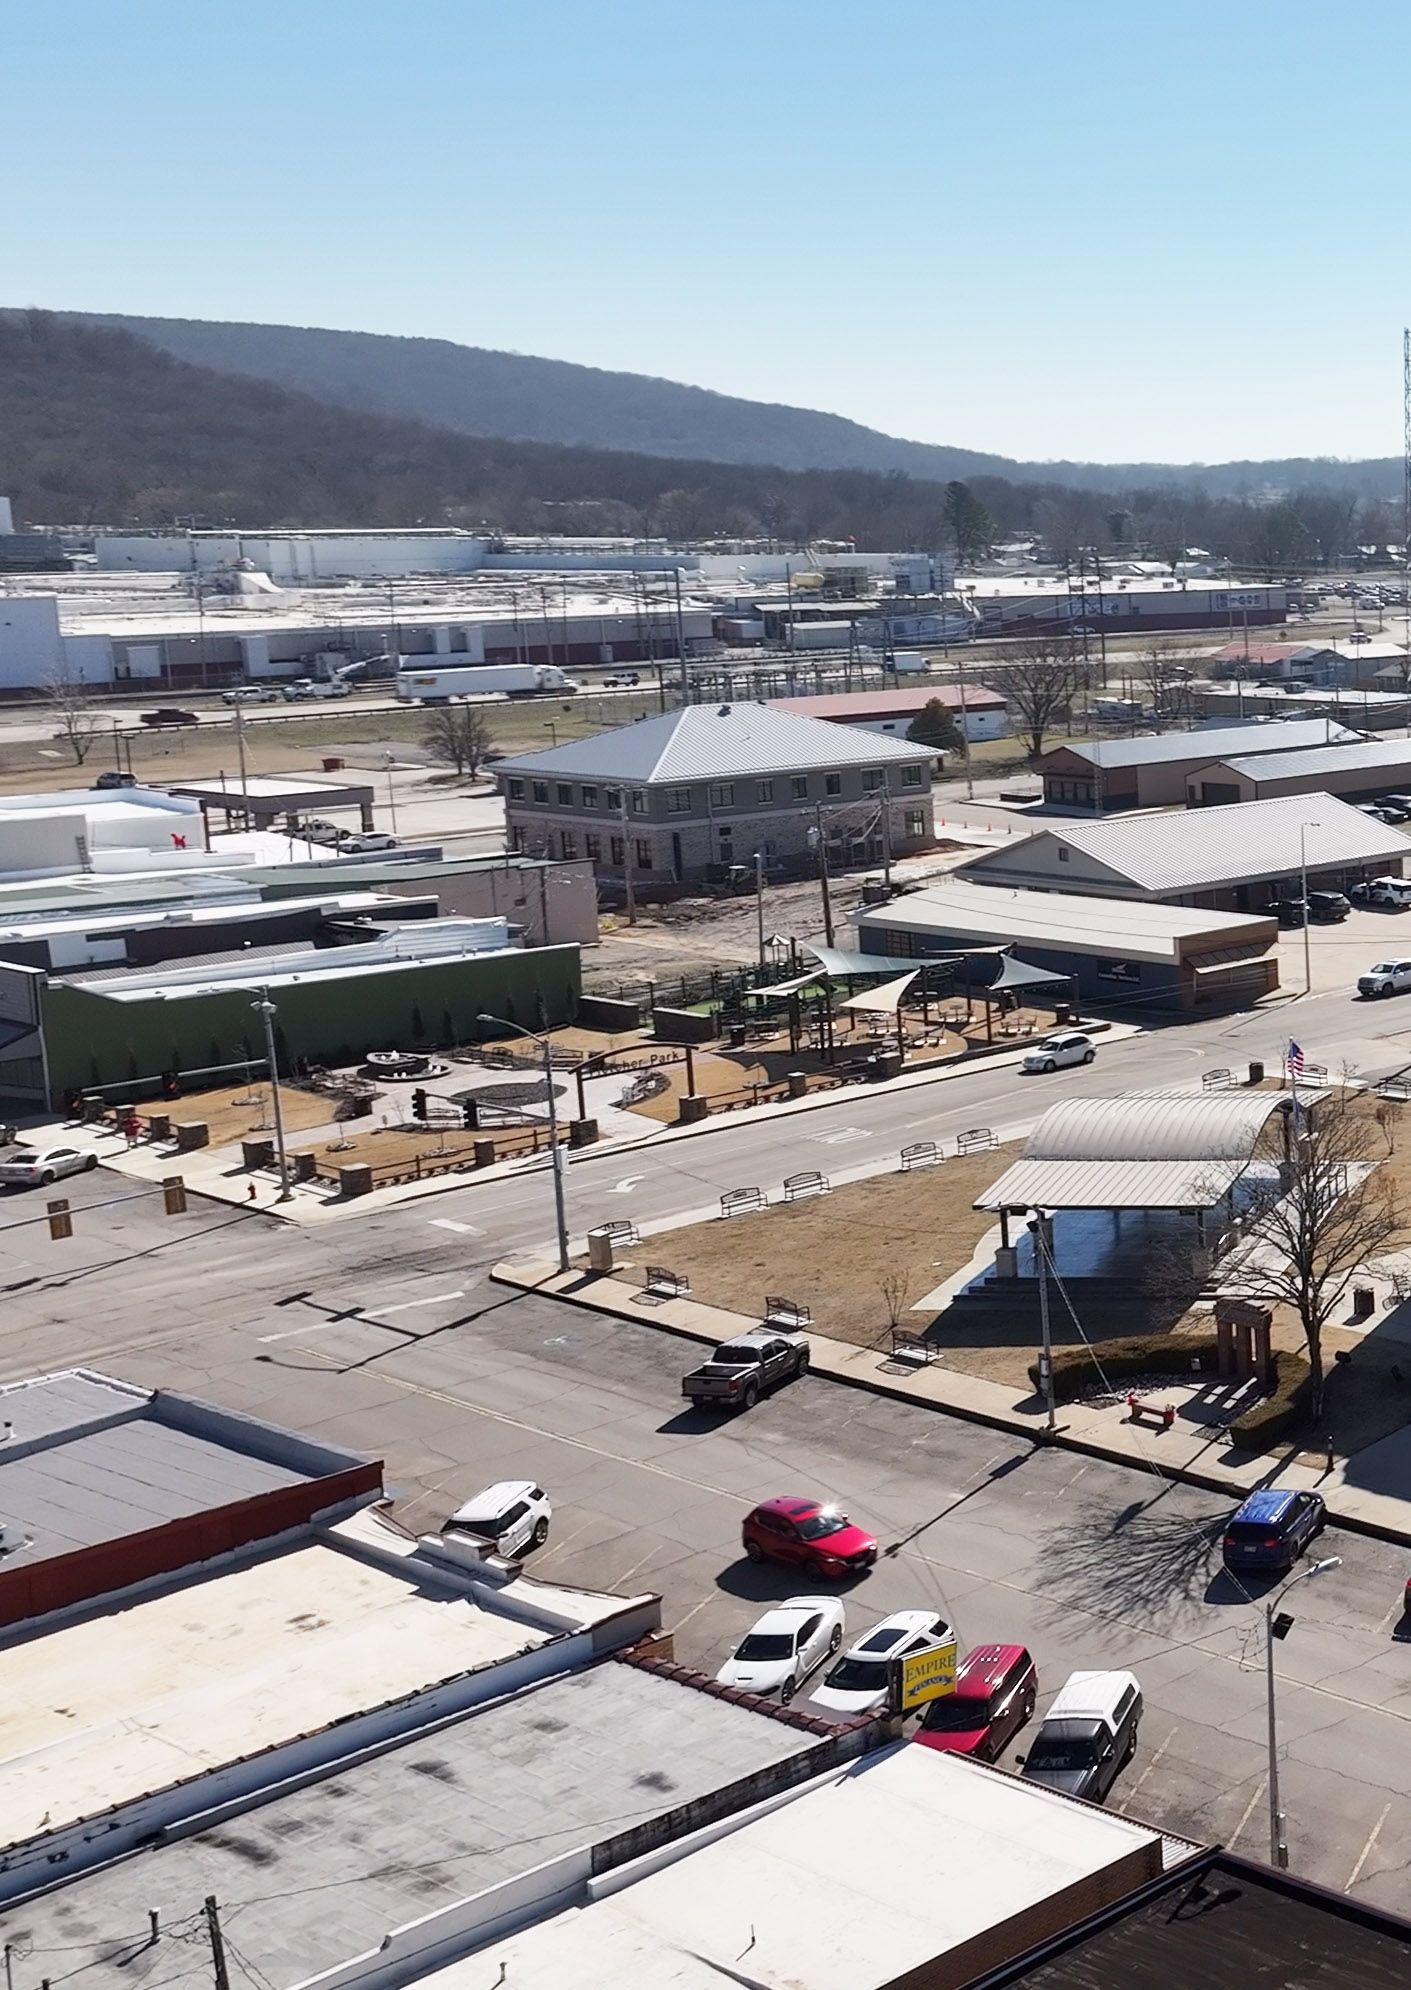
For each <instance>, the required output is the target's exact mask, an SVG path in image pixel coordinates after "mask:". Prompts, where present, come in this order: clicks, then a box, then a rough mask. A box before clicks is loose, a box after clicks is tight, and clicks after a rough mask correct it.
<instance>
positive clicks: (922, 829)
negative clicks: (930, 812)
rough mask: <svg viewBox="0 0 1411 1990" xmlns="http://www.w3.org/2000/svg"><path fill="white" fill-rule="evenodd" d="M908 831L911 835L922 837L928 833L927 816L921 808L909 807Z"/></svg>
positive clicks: (907, 814)
mask: <svg viewBox="0 0 1411 1990" xmlns="http://www.w3.org/2000/svg"><path fill="white" fill-rule="evenodd" d="M906 833H907V835H908V836H911V837H922V836H924V835H925V834H926V817H925V814H924V812H923V811H922V810H921V809H919V808H909V809H908V810H907V812H906Z"/></svg>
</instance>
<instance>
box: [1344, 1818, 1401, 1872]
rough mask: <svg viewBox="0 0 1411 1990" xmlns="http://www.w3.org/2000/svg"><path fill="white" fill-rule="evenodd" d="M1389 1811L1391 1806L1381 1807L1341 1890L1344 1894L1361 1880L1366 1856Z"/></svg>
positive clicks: (1374, 1842) (1375, 1840)
mask: <svg viewBox="0 0 1411 1990" xmlns="http://www.w3.org/2000/svg"><path fill="white" fill-rule="evenodd" d="M1390 1809H1391V1805H1390V1804H1389V1803H1386V1804H1383V1805H1382V1814H1381V1816H1380V1817H1379V1818H1378V1819H1377V1821H1376V1823H1375V1824H1374V1825H1373V1826H1372V1828H1371V1830H1370V1831H1369V1832H1368V1834H1367V1842H1366V1844H1365V1845H1364V1846H1363V1847H1362V1850H1361V1851H1360V1852H1359V1853H1358V1855H1357V1864H1356V1865H1355V1866H1354V1867H1353V1868H1352V1878H1351V1879H1350V1880H1349V1881H1348V1882H1347V1885H1346V1886H1345V1887H1344V1888H1343V1892H1344V1893H1351V1891H1352V1889H1353V1887H1354V1886H1356V1884H1357V1882H1358V1880H1359V1879H1361V1877H1362V1868H1363V1866H1365V1865H1366V1863H1367V1854H1368V1853H1369V1852H1370V1851H1371V1849H1372V1847H1373V1846H1374V1845H1375V1844H1376V1842H1377V1837H1378V1835H1379V1833H1380V1831H1381V1828H1382V1826H1383V1825H1384V1824H1385V1823H1386V1821H1387V1814H1388V1812H1389V1811H1390Z"/></svg>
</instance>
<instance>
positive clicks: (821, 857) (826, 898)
mask: <svg viewBox="0 0 1411 1990" xmlns="http://www.w3.org/2000/svg"><path fill="white" fill-rule="evenodd" d="M813 820H814V830H813V833H814V836H815V838H816V839H817V842H818V882H819V884H820V886H821V887H822V890H823V937H824V939H825V940H826V941H827V942H828V945H829V946H830V947H831V946H832V944H833V897H832V893H831V891H830V890H829V884H828V838H827V837H826V836H825V834H824V833H823V804H822V802H815V803H814V805H813Z"/></svg>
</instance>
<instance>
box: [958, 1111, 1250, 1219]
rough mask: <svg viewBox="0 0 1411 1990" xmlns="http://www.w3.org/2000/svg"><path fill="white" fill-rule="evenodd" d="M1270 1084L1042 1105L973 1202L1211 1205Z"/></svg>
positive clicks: (1234, 1169)
mask: <svg viewBox="0 0 1411 1990" xmlns="http://www.w3.org/2000/svg"><path fill="white" fill-rule="evenodd" d="M1286 1103H1287V1101H1286V1100H1285V1099H1284V1098H1283V1097H1282V1096H1281V1095H1280V1094H1279V1093H1277V1092H1214V1093H1211V1092H1173V1093H1138V1094H1132V1095H1128V1096H1127V1097H1125V1098H1120V1099H1065V1100H1064V1101H1063V1102H1062V1103H1061V1104H1059V1105H1056V1106H1050V1107H1049V1109H1048V1111H1047V1112H1046V1113H1045V1114H1044V1116H1043V1118H1042V1119H1041V1120H1040V1121H1039V1123H1038V1125H1037V1126H1036V1127H1035V1128H1034V1130H1033V1132H1032V1133H1031V1134H1030V1135H1029V1138H1028V1140H1027V1141H1026V1142H1025V1143H1024V1152H1023V1154H1022V1156H1021V1157H1020V1159H1019V1160H1017V1161H1016V1162H1014V1164H1013V1165H1012V1166H1011V1167H1009V1168H1006V1169H1005V1171H1004V1173H1003V1174H1002V1175H1001V1176H1000V1178H999V1180H998V1181H997V1182H994V1183H992V1184H991V1186H990V1187H989V1188H987V1189H986V1190H985V1193H984V1194H983V1195H982V1196H979V1197H977V1199H976V1203H975V1207H976V1208H977V1209H1209V1208H1211V1207H1213V1205H1214V1204H1215V1203H1217V1202H1218V1201H1219V1200H1220V1198H1221V1196H1222V1195H1224V1194H1225V1193H1226V1191H1227V1190H1228V1189H1229V1187H1230V1185H1231V1183H1232V1182H1234V1181H1236V1180H1238V1178H1239V1177H1240V1176H1241V1175H1242V1174H1243V1173H1244V1171H1245V1169H1246V1168H1247V1167H1248V1166H1249V1164H1250V1162H1251V1160H1252V1159H1253V1156H1254V1150H1255V1147H1256V1146H1257V1144H1258V1141H1259V1136H1260V1133H1261V1132H1262V1130H1263V1128H1264V1124H1265V1122H1266V1120H1268V1119H1270V1118H1271V1117H1272V1116H1273V1114H1274V1113H1276V1112H1278V1111H1280V1110H1281V1108H1283V1107H1284V1106H1285V1105H1286Z"/></svg>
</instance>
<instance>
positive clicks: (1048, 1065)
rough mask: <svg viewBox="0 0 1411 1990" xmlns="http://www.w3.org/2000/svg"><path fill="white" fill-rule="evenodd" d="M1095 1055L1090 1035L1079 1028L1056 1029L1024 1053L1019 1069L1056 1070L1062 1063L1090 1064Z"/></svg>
mask: <svg viewBox="0 0 1411 1990" xmlns="http://www.w3.org/2000/svg"><path fill="white" fill-rule="evenodd" d="M1096 1056H1097V1052H1096V1050H1094V1048H1093V1040H1092V1038H1091V1037H1090V1036H1084V1035H1083V1033H1082V1031H1081V1030H1058V1031H1056V1032H1055V1034H1054V1035H1053V1036H1046V1037H1045V1038H1044V1040H1043V1042H1042V1043H1036V1044H1035V1045H1034V1047H1033V1049H1032V1050H1026V1051H1025V1053H1024V1062H1023V1063H1022V1064H1021V1065H1020V1066H1019V1069H1020V1070H1021V1071H1057V1070H1058V1069H1059V1067H1060V1066H1061V1065H1064V1064H1091V1063H1092V1061H1093V1059H1094V1058H1095V1057H1096Z"/></svg>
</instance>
